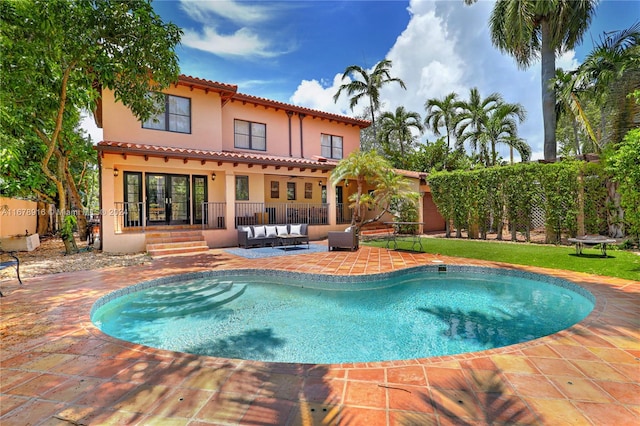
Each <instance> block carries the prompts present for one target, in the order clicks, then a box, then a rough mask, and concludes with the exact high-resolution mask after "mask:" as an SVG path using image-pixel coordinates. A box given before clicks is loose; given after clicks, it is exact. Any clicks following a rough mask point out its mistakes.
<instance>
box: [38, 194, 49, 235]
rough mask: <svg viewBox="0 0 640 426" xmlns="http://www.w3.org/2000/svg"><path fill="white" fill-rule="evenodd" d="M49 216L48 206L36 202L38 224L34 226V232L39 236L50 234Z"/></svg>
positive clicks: (41, 202)
mask: <svg viewBox="0 0 640 426" xmlns="http://www.w3.org/2000/svg"><path fill="white" fill-rule="evenodd" d="M50 223H51V214H50V211H49V205H48V204H47V203H45V202H43V201H38V224H37V226H36V232H37V233H38V234H39V235H46V234H48V233H49V232H50V230H51V227H50V226H49V224H50Z"/></svg>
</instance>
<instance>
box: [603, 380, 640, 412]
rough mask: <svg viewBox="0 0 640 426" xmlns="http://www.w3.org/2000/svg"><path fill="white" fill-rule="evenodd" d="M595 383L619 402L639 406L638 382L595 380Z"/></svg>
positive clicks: (639, 391)
mask: <svg viewBox="0 0 640 426" xmlns="http://www.w3.org/2000/svg"><path fill="white" fill-rule="evenodd" d="M596 384H597V385H598V386H600V387H601V388H602V389H604V390H605V391H607V393H608V394H609V395H611V396H613V397H614V398H615V399H616V400H617V401H618V402H620V403H621V404H627V405H637V406H639V407H640V385H639V384H638V383H628V382H627V383H622V382H610V381H597V382H596Z"/></svg>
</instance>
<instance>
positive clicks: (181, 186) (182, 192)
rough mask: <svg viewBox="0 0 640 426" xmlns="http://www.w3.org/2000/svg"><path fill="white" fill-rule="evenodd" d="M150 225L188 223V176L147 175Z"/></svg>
mask: <svg viewBox="0 0 640 426" xmlns="http://www.w3.org/2000/svg"><path fill="white" fill-rule="evenodd" d="M147 218H148V221H149V224H150V225H177V224H188V223H189V176H185V175H168V174H153V173H147Z"/></svg>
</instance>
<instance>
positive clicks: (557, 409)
mask: <svg viewBox="0 0 640 426" xmlns="http://www.w3.org/2000/svg"><path fill="white" fill-rule="evenodd" d="M525 401H526V402H527V403H528V404H529V405H530V406H531V407H532V408H533V410H534V411H535V412H536V414H537V415H538V416H539V418H540V422H541V424H543V425H546V424H553V425H567V426H573V425H590V424H591V422H590V421H589V420H587V418H586V417H585V416H583V415H582V413H581V412H580V410H578V409H577V408H576V407H575V406H574V405H573V404H571V402H569V401H567V400H565V399H540V398H525ZM551 419H553V420H551Z"/></svg>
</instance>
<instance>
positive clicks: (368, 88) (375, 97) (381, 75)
mask: <svg viewBox="0 0 640 426" xmlns="http://www.w3.org/2000/svg"><path fill="white" fill-rule="evenodd" d="M391 65H392V62H391V61H390V60H389V59H384V60H382V61H380V62H378V63H377V64H376V66H375V67H374V69H373V72H372V73H371V74H369V73H368V72H367V70H365V69H364V68H362V67H360V66H358V65H349V66H348V67H347V68H346V69H345V70H344V73H343V74H342V80H344V79H345V78H347V77H351V81H350V82H349V83H345V84H343V85H341V86H340V88H339V89H338V91H337V92H336V94H335V95H333V101H334V102H338V98H339V97H340V94H341V93H342V91H343V90H346V92H347V95H349V96H351V99H350V100H349V108H351V110H353V108H354V107H355V106H356V104H357V103H358V101H359V100H360V99H362V98H363V97H365V96H367V97H369V107H370V109H371V124H372V126H373V133H374V134H373V136H374V139H375V138H377V135H376V116H375V113H376V112H377V111H378V110H379V109H380V88H381V87H382V86H383V85H385V84H387V83H391V82H393V81H396V82H398V83H399V84H400V87H402V88H403V89H406V88H407V87H406V86H405V85H404V81H402V80H401V79H399V78H393V77H391V74H390V72H389V71H390V70H389V69H390V68H391ZM358 77H360V79H358Z"/></svg>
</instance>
